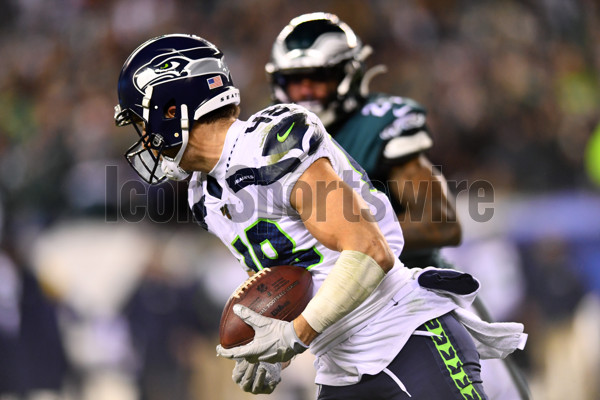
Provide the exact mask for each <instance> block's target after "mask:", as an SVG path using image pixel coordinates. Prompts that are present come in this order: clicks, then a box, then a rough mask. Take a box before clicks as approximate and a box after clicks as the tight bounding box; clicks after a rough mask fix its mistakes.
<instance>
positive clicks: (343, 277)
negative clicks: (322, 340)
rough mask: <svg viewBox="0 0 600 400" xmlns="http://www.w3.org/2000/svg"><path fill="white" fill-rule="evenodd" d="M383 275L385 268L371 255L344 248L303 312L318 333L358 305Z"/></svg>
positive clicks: (377, 284) (375, 286) (379, 281)
mask: <svg viewBox="0 0 600 400" xmlns="http://www.w3.org/2000/svg"><path fill="white" fill-rule="evenodd" d="M384 277H385V272H384V271H383V269H382V268H381V267H380V266H379V264H377V262H376V261H375V260H374V259H373V258H372V257H370V256H368V255H366V254H364V253H361V252H360V251H354V250H344V251H342V253H341V254H340V257H339V258H338V260H337V261H336V263H335V266H334V267H333V269H332V270H331V272H330V273H329V275H328V276H327V278H325V281H324V282H323V285H322V286H321V287H320V288H319V290H318V291H317V294H316V295H315V297H314V298H313V299H312V300H311V301H310V302H309V303H308V305H307V306H306V308H305V309H304V311H303V312H302V316H303V317H304V319H306V322H308V324H309V325H310V326H311V327H312V328H313V329H314V330H315V331H317V332H319V333H321V332H323V331H324V330H325V329H326V328H327V327H328V326H330V325H332V324H334V323H335V322H337V321H339V320H340V319H341V318H342V317H344V316H345V315H347V314H348V313H349V312H350V311H352V310H354V309H355V308H356V307H358V305H359V304H361V303H362V302H363V301H364V300H365V299H366V298H367V297H369V295H370V294H371V293H372V292H373V291H374V290H375V289H376V288H377V286H379V283H381V281H382V280H383V278H384Z"/></svg>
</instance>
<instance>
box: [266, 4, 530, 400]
mask: <svg viewBox="0 0 600 400" xmlns="http://www.w3.org/2000/svg"><path fill="white" fill-rule="evenodd" d="M371 52H372V49H371V47H370V46H368V45H365V44H363V43H362V41H361V40H360V38H359V37H358V36H356V35H355V33H354V32H353V30H352V29H351V28H350V27H349V26H348V25H347V24H346V23H344V22H343V21H341V20H340V19H339V18H338V17H337V16H336V15H333V14H329V13H322V12H318V13H310V14H304V15H301V16H298V17H296V18H294V19H292V20H291V21H290V22H289V24H288V25H287V26H286V27H285V28H284V29H283V30H282V31H281V33H280V34H279V36H278V37H277V38H276V40H275V42H274V44H273V48H272V51H271V60H270V62H269V63H268V64H267V65H266V71H267V75H268V77H269V81H270V85H271V91H272V97H273V100H274V101H275V102H276V103H290V102H291V103H296V104H300V105H303V106H304V107H306V108H308V109H309V110H311V111H313V112H314V113H316V114H317V115H318V116H319V117H320V119H321V121H323V124H324V125H325V127H326V129H327V131H328V132H329V133H330V134H331V135H332V136H333V137H334V139H335V141H337V143H339V144H340V145H341V146H342V147H343V148H344V149H345V150H346V151H347V152H348V153H349V154H350V155H351V156H352V157H353V158H354V159H355V160H356V161H357V162H358V163H359V164H360V165H361V166H362V167H363V168H364V169H365V171H366V172H367V174H368V175H369V177H370V178H371V182H373V184H374V185H375V187H377V188H378V189H380V190H382V191H385V192H386V193H387V194H388V195H389V198H390V201H391V203H392V205H393V207H394V210H395V212H396V214H397V216H398V220H399V222H400V225H401V226H402V232H403V234H404V249H403V251H402V254H401V255H400V260H401V261H402V262H403V263H404V265H405V266H407V267H424V266H430V265H431V266H436V267H440V268H445V267H451V266H450V265H449V264H448V263H447V262H445V261H444V260H443V259H442V258H441V257H440V254H439V248H440V247H444V246H455V245H458V244H459V243H460V240H461V226H460V223H459V221H458V218H457V215H456V212H455V209H454V207H453V205H452V203H451V201H450V200H449V198H448V193H447V184H446V181H445V179H444V176H443V175H442V174H441V172H440V171H438V170H437V169H435V168H434V167H433V166H432V164H431V162H430V161H429V160H428V159H427V157H426V155H425V154H424V153H425V152H426V151H427V150H429V149H430V148H431V147H432V145H433V141H432V138H431V135H430V134H429V130H428V127H427V120H426V113H425V110H424V108H423V107H422V106H420V105H419V104H417V103H416V102H415V101H413V100H411V99H408V98H404V97H399V96H391V95H388V94H382V93H369V82H370V80H371V79H372V78H373V76H375V75H376V74H377V73H379V72H383V71H385V67H383V66H376V67H374V68H372V69H370V70H366V68H365V59H366V58H367V57H368V56H369V55H370V54H371ZM475 306H476V309H477V311H478V312H479V313H480V315H481V316H482V318H486V319H488V320H489V313H488V312H487V310H486V309H485V307H484V306H483V305H482V304H481V302H480V301H478V300H476V301H475ZM495 362H496V361H494V363H495ZM494 368H497V367H494ZM509 368H510V371H511V372H512V373H513V374H517V373H518V372H517V371H516V370H515V369H514V367H513V366H512V365H509ZM514 379H515V380H516V382H517V384H518V385H520V386H521V387H520V388H519V389H517V388H516V387H515V386H514V383H511V382H508V383H507V382H502V383H501V386H500V389H499V390H500V391H501V393H498V396H500V397H502V398H507V396H510V397H511V398H516V397H518V396H519V395H518V391H521V392H523V394H522V396H523V397H526V396H527V389H526V388H524V387H522V385H523V383H522V381H521V378H519V377H517V376H515V377H514ZM511 386H512V388H513V389H512V391H511V394H510V395H509V394H508V393H509V392H508V391H509V389H510V387H511Z"/></svg>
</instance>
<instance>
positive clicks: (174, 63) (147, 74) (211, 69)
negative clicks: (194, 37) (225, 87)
mask: <svg viewBox="0 0 600 400" xmlns="http://www.w3.org/2000/svg"><path fill="white" fill-rule="evenodd" d="M197 49H199V48H195V49H188V50H186V52H190V51H193V50H197ZM217 71H220V72H222V73H223V74H224V75H225V76H229V69H228V68H227V66H226V65H225V64H224V63H222V62H220V61H219V60H218V59H215V58H201V59H197V60H194V59H192V58H188V57H186V56H184V55H183V54H182V51H177V52H176V53H168V54H162V55H160V56H158V57H156V58H154V59H152V60H151V61H150V62H149V63H147V64H144V65H142V66H141V67H140V68H139V69H138V70H137V71H136V72H135V74H134V75H133V83H134V85H135V87H136V89H137V90H139V91H140V92H141V93H144V91H145V90H146V88H147V87H148V86H151V85H152V86H154V85H156V84H158V83H161V82H165V81H169V80H172V79H177V78H182V77H185V76H195V75H200V74H204V73H215V72H217Z"/></svg>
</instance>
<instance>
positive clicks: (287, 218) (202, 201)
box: [188, 104, 404, 292]
mask: <svg viewBox="0 0 600 400" xmlns="http://www.w3.org/2000/svg"><path fill="white" fill-rule="evenodd" d="M320 158H327V159H329V161H330V162H331V165H332V166H333V169H334V170H335V171H336V172H337V173H338V175H339V176H340V177H341V178H342V179H343V180H344V181H345V182H346V183H347V184H349V185H350V186H351V187H352V188H353V189H354V190H355V191H356V192H358V193H359V194H360V195H361V196H362V197H363V199H364V200H365V201H366V202H367V204H368V205H369V206H370V208H371V212H372V214H373V215H374V217H375V219H376V220H377V221H378V224H379V227H380V229H381V231H382V232H383V234H384V235H385V237H386V239H387V241H388V243H389V245H390V247H391V248H392V250H393V252H394V254H395V255H396V256H399V255H400V252H401V251H402V246H403V243H404V239H403V237H402V231H401V229H400V225H399V224H398V220H397V218H396V215H395V213H394V211H393V209H392V207H391V205H390V202H389V200H388V199H387V197H386V196H385V194H384V193H381V192H378V191H377V190H375V189H374V188H373V186H372V185H371V183H370V181H369V178H368V177H367V175H366V173H365V172H364V170H363V169H362V168H361V167H360V166H359V165H358V164H356V163H355V162H354V160H353V159H352V158H351V157H350V156H349V155H348V154H346V153H345V152H344V151H343V150H342V149H341V147H339V145H337V144H336V143H335V141H334V140H333V139H332V138H331V137H330V135H329V134H328V133H327V132H326V130H325V128H324V127H323V125H322V124H321V121H320V120H319V119H318V118H317V116H316V115H314V114H313V113H311V112H309V111H308V110H306V109H305V108H303V107H301V106H298V105H293V104H283V105H276V106H272V107H269V108H267V109H264V110H262V111H260V112H259V113H257V114H254V115H253V116H252V117H250V119H249V120H248V121H246V122H243V121H239V120H238V121H236V122H235V123H234V124H233V125H232V126H231V128H230V129H229V132H228V133H227V137H226V140H225V144H224V147H223V152H222V154H221V158H220V159H219V161H218V163H217V165H216V166H215V167H214V169H213V170H212V171H210V173H208V174H205V173H199V172H196V173H194V175H193V176H192V178H191V182H190V185H189V196H188V199H189V203H190V207H191V208H192V210H193V212H194V216H195V218H196V219H197V220H198V221H199V222H200V224H201V225H203V227H205V228H206V229H208V231H210V232H211V233H213V234H215V235H217V236H218V237H219V238H220V239H221V240H222V241H223V242H224V243H225V244H226V245H227V246H228V247H229V249H230V250H231V252H232V253H233V255H234V256H235V257H236V258H237V259H238V260H239V261H240V262H241V263H242V265H244V267H245V268H246V269H247V270H254V271H259V270H261V269H263V268H267V267H271V266H277V265H290V264H293V265H298V266H302V267H304V268H307V269H308V270H310V271H311V273H312V275H313V281H314V284H315V285H314V286H315V292H316V290H317V289H318V288H319V287H320V284H321V282H322V281H323V279H324V278H325V276H326V275H327V274H328V273H329V271H330V269H331V268H332V267H333V265H334V263H335V261H336V260H337V258H338V257H339V252H337V251H332V250H330V249H328V248H326V247H325V246H323V245H322V244H321V243H319V242H318V241H317V240H316V239H315V238H314V237H313V236H312V235H311V234H310V233H309V232H308V230H307V229H306V228H305V226H304V224H303V223H302V220H301V219H300V217H299V215H298V213H297V212H296V211H295V210H294V209H293V208H292V206H291V205H290V193H291V190H292V188H293V187H294V185H295V184H296V182H297V181H298V178H299V177H300V176H301V175H302V173H303V172H304V171H305V170H306V169H307V168H308V167H309V166H310V165H311V164H312V163H313V162H315V161H316V160H317V159H320ZM317 190H322V191H323V193H322V194H321V193H319V194H318V195H319V198H323V199H324V198H325V196H326V195H327V188H326V187H325V185H323V187H317ZM347 212H349V210H348V211H347ZM325 217H326V216H324V218H325ZM350 217H351V216H350Z"/></svg>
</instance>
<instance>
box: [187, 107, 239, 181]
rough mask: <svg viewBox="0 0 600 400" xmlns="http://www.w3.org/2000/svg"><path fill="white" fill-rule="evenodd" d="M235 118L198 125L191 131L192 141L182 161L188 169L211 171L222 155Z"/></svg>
mask: <svg viewBox="0 0 600 400" xmlns="http://www.w3.org/2000/svg"><path fill="white" fill-rule="evenodd" d="M235 120H236V119H235V118H231V119H226V120H225V119H224V120H220V121H217V122H214V123H211V124H202V125H196V126H194V127H193V128H192V131H191V132H190V141H189V143H188V145H187V149H186V152H185V154H184V157H183V159H182V162H181V164H180V165H181V167H182V168H183V169H185V170H186V171H190V172H191V171H202V172H206V173H208V172H210V171H211V170H212V169H213V168H214V167H215V165H217V162H218V161H219V158H220V157H221V153H222V151H223V145H224V144H225V137H226V136H227V131H228V130H229V127H231V125H232V124H233V123H234V122H235Z"/></svg>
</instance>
